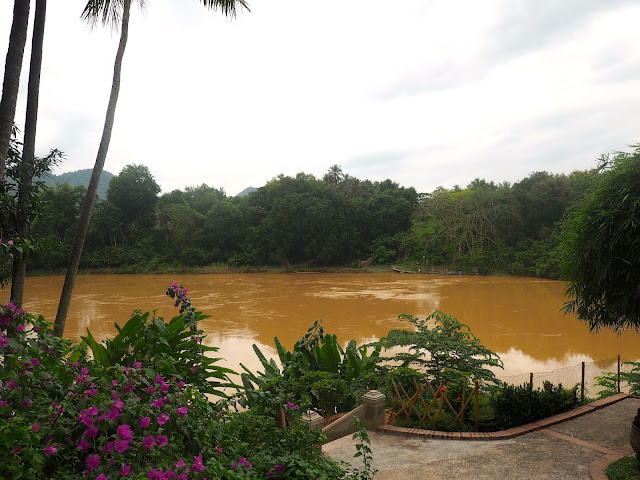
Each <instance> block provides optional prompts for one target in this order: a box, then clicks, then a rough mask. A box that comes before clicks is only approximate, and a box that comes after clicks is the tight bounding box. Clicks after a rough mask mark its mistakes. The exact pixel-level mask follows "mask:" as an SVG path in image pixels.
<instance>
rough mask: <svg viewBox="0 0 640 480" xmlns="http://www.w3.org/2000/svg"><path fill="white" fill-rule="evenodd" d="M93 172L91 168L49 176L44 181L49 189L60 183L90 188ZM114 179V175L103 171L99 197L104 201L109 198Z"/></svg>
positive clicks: (99, 185)
mask: <svg viewBox="0 0 640 480" xmlns="http://www.w3.org/2000/svg"><path fill="white" fill-rule="evenodd" d="M92 171H93V169H91V168H85V169H84V170H76V171H75V172H67V173H61V174H60V175H48V176H46V177H44V178H43V179H42V180H43V181H44V183H45V184H46V185H47V186H49V187H54V186H55V185H56V184H58V183H67V184H69V185H71V186H72V187H75V186H78V185H80V186H82V187H84V188H87V187H88V186H89V180H91V172H92ZM112 178H113V173H110V172H107V171H106V170H103V171H102V175H101V176H100V183H99V184H98V196H99V197H100V198H101V199H103V200H104V199H105V198H107V188H108V187H109V182H110V181H111V179H112Z"/></svg>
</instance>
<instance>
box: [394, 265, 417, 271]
mask: <svg viewBox="0 0 640 480" xmlns="http://www.w3.org/2000/svg"><path fill="white" fill-rule="evenodd" d="M391 269H392V270H393V271H394V272H398V273H417V272H415V271H411V270H402V269H400V268H398V267H396V266H395V265H391Z"/></svg>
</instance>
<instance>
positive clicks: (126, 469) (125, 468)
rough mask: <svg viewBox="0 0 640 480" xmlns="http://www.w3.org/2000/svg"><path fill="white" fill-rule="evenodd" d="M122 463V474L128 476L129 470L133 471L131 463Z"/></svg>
mask: <svg viewBox="0 0 640 480" xmlns="http://www.w3.org/2000/svg"><path fill="white" fill-rule="evenodd" d="M120 465H121V466H122V470H120V476H121V477H126V476H127V475H129V472H130V471H131V465H125V464H124V463H121V464H120Z"/></svg>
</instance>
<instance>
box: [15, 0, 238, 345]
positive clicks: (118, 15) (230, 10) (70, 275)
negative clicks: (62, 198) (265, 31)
mask: <svg viewBox="0 0 640 480" xmlns="http://www.w3.org/2000/svg"><path fill="white" fill-rule="evenodd" d="M134 1H135V0H134ZM202 1H203V4H204V6H205V7H207V8H210V9H213V10H218V9H219V10H220V11H222V13H223V14H225V15H227V16H234V15H235V14H236V10H237V8H240V7H243V8H246V9H247V10H248V9H249V7H248V5H247V3H246V1H245V0H202ZM16 2H18V0H16ZM131 2H132V0H89V1H88V3H87V4H86V6H85V8H84V11H83V12H82V18H83V19H84V20H87V21H89V22H92V23H96V22H97V21H98V20H101V21H102V23H104V24H112V25H115V24H117V23H118V21H120V42H119V44H118V51H117V53H116V59H115V63H114V67H113V82H112V84H111V93H110V95H109V103H108V106H107V114H106V117H105V121H104V128H103V131H102V138H101V139H100V147H99V148H98V154H97V156H96V161H95V164H94V167H93V173H92V174H91V180H90V181H89V186H88V187H87V194H86V196H85V200H84V203H83V205H82V211H81V212H80V218H79V220H78V227H77V230H76V234H75V237H74V240H73V247H72V250H71V256H70V258H69V266H68V268H67V273H66V275H65V279H64V285H63V288H62V293H61V294H60V303H59V304H58V311H57V313H56V320H55V327H54V334H55V335H57V336H62V334H63V333H64V326H65V322H66V320H67V313H68V311H69V305H70V304H71V295H72V294H73V287H74V285H75V279H76V275H77V273H78V265H79V264H80V256H81V255H82V248H83V246H84V242H85V238H86V236H87V230H88V228H89V220H90V218H91V211H92V209H93V204H94V202H95V199H96V195H97V191H98V184H99V183H100V176H101V175H102V170H103V169H104V163H105V161H106V159H107V151H108V150H109V143H110V141H111V132H112V130H113V123H114V119H115V112H116V105H117V103H118V95H119V93H120V75H121V72H122V59H123V57H124V52H125V48H126V45H127V39H128V36H129V13H130V10H131ZM139 2H140V5H141V6H144V4H145V1H144V0H139Z"/></svg>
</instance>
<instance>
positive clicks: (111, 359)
mask: <svg viewBox="0 0 640 480" xmlns="http://www.w3.org/2000/svg"><path fill="white" fill-rule="evenodd" d="M169 290H170V291H169V292H168V295H169V296H171V297H172V298H173V299H175V300H176V306H180V307H181V315H179V316H178V317H175V318H174V319H172V320H171V322H169V323H168V324H164V322H163V321H162V319H155V318H154V319H153V321H151V322H148V321H147V319H148V314H143V315H140V314H136V315H134V317H133V318H132V320H133V323H132V324H131V325H129V322H128V323H127V324H126V325H125V326H124V327H123V328H121V329H120V328H119V327H118V331H119V333H118V336H116V337H115V338H114V339H112V340H109V341H106V342H105V345H102V344H98V343H97V342H95V340H93V337H92V336H91V334H90V333H88V335H87V337H86V340H87V341H86V344H80V345H74V344H72V343H71V342H69V341H67V340H63V339H60V338H57V337H54V336H52V334H51V331H50V329H49V325H48V324H47V323H46V321H45V320H44V319H43V318H42V317H38V318H35V317H34V316H32V315H29V314H27V313H25V312H24V311H22V310H20V309H18V308H16V307H15V306H14V305H12V304H8V305H7V306H6V307H2V309H1V316H0V478H11V479H22V478H24V479H32V478H33V479H36V478H37V479H40V478H51V479H74V478H90V479H96V480H107V479H112V480H114V479H120V478H126V479H130V478H133V479H143V478H144V479H149V480H163V479H187V478H188V479H205V478H208V479H240V478H256V479H257V478H260V479H264V478H270V477H272V478H341V477H342V476H343V474H344V471H343V470H342V469H341V468H340V467H339V466H338V465H337V464H336V463H335V462H333V461H331V460H330V459H327V458H325V457H323V456H322V455H321V452H320V451H319V450H318V449H317V448H314V445H315V444H318V443H319V442H320V441H321V434H320V432H318V431H315V430H314V431H310V430H309V429H308V428H306V427H305V426H302V425H301V424H300V423H299V422H298V424H296V425H294V426H293V427H292V428H290V429H278V428H276V425H275V421H274V419H272V418H268V417H265V416H262V415H259V414H257V413H254V412H251V411H247V412H242V413H232V412H229V411H227V410H224V409H222V408H221V405H220V404H219V403H214V402H211V401H209V399H208V398H207V396H206V395H205V391H207V389H208V388H209V387H210V381H209V379H208V376H207V375H208V373H210V372H214V374H216V375H223V376H224V374H225V370H223V371H222V372H221V371H220V370H217V369H218V368H220V367H216V366H214V365H213V363H212V362H211V361H210V360H212V359H209V358H208V357H206V356H205V355H204V354H205V352H206V351H209V349H211V347H208V348H207V347H205V346H204V345H203V344H202V342H201V341H200V340H201V339H202V338H203V336H202V332H201V331H199V330H198V328H197V320H198V319H199V318H201V317H199V314H197V313H196V312H195V311H194V310H193V308H192V307H191V303H190V300H189V298H188V296H187V291H186V289H183V288H181V287H180V286H178V285H172V287H170V289H169ZM171 292H172V293H171ZM134 319H135V320H134ZM143 320H144V321H143ZM130 322H131V321H130ZM154 335H155V337H154ZM151 337H153V338H154V339H155V340H157V341H156V342H155V343H154V342H150V341H149V339H150V338H151ZM195 338H197V339H198V341H194V339H195ZM162 339H164V341H162ZM143 340H144V341H143ZM87 346H88V347H89V348H91V350H92V352H93V357H94V358H88V357H87V355H86V352H87ZM138 355H141V356H138ZM187 360H189V361H191V362H192V364H191V366H189V367H188V368H186V362H187ZM193 367H195V368H193ZM167 372H170V374H167ZM289 410H291V415H294V414H295V412H297V409H296V408H295V406H294V405H293V404H292V406H291V407H290V408H289V409H288V411H289ZM256 447H258V448H256Z"/></svg>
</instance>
